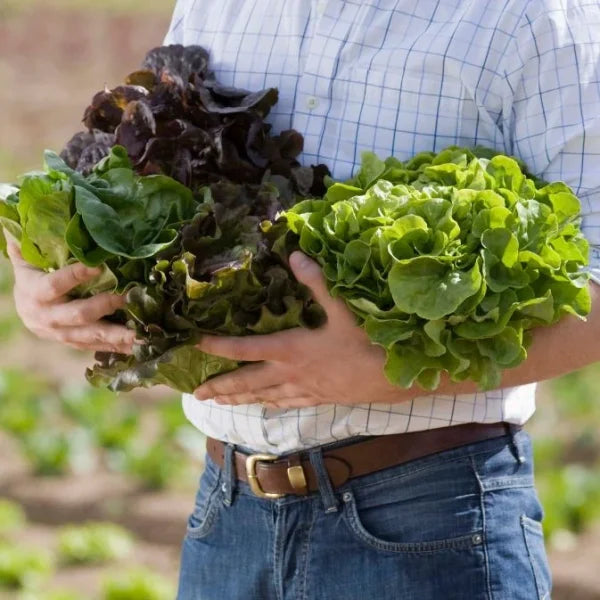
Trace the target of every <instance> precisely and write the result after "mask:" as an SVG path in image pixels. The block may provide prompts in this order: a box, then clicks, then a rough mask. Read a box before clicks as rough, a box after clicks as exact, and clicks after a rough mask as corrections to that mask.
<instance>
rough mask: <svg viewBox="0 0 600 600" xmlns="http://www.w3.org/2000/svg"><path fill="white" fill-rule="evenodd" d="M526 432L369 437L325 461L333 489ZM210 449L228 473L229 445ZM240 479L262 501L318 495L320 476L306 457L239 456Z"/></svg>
mask: <svg viewBox="0 0 600 600" xmlns="http://www.w3.org/2000/svg"><path fill="white" fill-rule="evenodd" d="M519 429H520V427H519V426H516V425H510V424H508V423H492V424H481V423H467V424H465V425H454V426H451V427H442V428H439V429H429V430H426V431H415V432H412V433H398V434H392V435H380V436H375V437H369V438H367V439H365V440H364V441H358V442H354V443H350V444H347V445H343V446H337V447H333V448H331V449H327V448H324V449H323V460H324V464H325V467H326V469H327V472H328V473H329V477H330V479H331V483H332V485H333V487H334V488H335V487H338V486H340V485H342V484H343V483H345V482H346V481H348V479H351V478H353V477H360V476H361V475H367V474H368V473H373V472H375V471H379V470H381V469H386V468H388V467H393V466H396V465H400V464H402V463H405V462H408V461H411V460H415V459H417V458H422V457H424V456H427V455H429V454H436V453H437V452H442V451H444V450H450V449H452V448H458V447H459V446H464V445H466V444H472V443H475V442H480V441H483V440H488V439H492V438H496V437H501V436H504V435H507V434H509V433H511V432H514V431H517V430H519ZM206 449H207V452H208V455H209V456H210V457H211V458H212V460H213V461H215V462H216V463H217V465H219V467H223V465H224V451H225V444H224V443H223V442H221V441H219V440H215V439H213V438H210V437H209V438H207V440H206ZM234 457H235V471H236V476H237V478H238V479H240V480H241V481H245V482H246V483H248V484H249V485H250V487H251V488H252V490H253V491H254V493H255V494H256V495H257V496H260V497H261V498H280V497H282V496H283V495H285V494H295V495H306V494H308V493H309V492H314V491H316V490H318V488H319V486H318V483H317V475H316V473H315V470H314V469H313V466H312V464H311V463H310V460H309V455H308V453H307V452H306V451H304V452H296V453H294V454H289V455H283V456H277V455H274V454H245V453H244V452H239V451H237V450H236V451H235V452H234Z"/></svg>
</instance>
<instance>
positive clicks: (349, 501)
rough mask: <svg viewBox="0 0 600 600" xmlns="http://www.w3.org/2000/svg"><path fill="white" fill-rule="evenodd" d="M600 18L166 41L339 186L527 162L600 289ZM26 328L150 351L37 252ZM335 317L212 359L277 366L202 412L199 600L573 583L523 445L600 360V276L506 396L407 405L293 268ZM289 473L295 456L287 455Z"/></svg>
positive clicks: (401, 3) (184, 569) (491, 13)
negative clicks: (573, 212) (548, 391)
mask: <svg viewBox="0 0 600 600" xmlns="http://www.w3.org/2000/svg"><path fill="white" fill-rule="evenodd" d="M599 30H600V5H599V4H598V3H596V2H586V1H585V0H574V1H573V2H569V3H565V2H560V1H559V0H539V1H532V2H519V1H517V0H502V2H492V1H491V0H482V1H479V2H475V1H460V0H439V1H434V0H421V1H420V2H415V1H412V2H411V1H408V0H379V1H376V0H371V1H369V2H360V1H358V0H356V1H351V0H346V1H342V0H330V1H322V2H321V1H319V2H317V1H315V0H312V1H309V0H271V1H270V2H261V1H259V0H252V1H250V0H246V1H242V0H222V1H221V2H214V1H212V0H179V2H178V4H177V6H176V9H175V13H174V16H173V21H172V25H171V29H170V31H169V34H168V35H167V38H166V40H165V43H183V44H200V45H202V46H204V47H206V48H208V49H210V51H211V55H212V64H213V68H214V69H215V70H216V73H217V76H218V77H219V79H220V81H222V82H223V83H225V84H231V85H235V86H236V87H245V88H248V89H251V90H256V89H260V88H264V87H267V86H274V87H278V88H279V90H280V101H279V104H278V105H277V106H276V107H275V109H274V111H273V113H272V114H271V115H270V119H271V121H272V123H273V125H274V128H275V130H281V129H287V128H290V127H294V128H295V129H297V130H299V131H300V132H301V133H302V134H303V135H304V137H305V150H304V162H305V163H307V164H308V163H318V162H324V163H326V164H328V165H329V166H330V167H331V168H332V170H333V175H334V176H335V177H336V178H337V179H344V178H346V177H348V176H350V175H351V173H352V172H353V171H354V170H355V169H356V168H357V165H358V163H359V160H360V152H361V151H362V150H374V151H375V152H377V153H378V154H379V155H380V156H383V157H385V156H388V155H394V156H396V157H397V158H400V159H403V160H404V159H407V158H409V157H410V156H412V155H413V154H415V153H416V152H419V151H422V150H436V151H437V150H440V149H441V148H443V147H445V146H447V145H450V144H458V145H462V146H474V145H484V146H490V147H493V148H496V149H498V150H500V151H503V152H505V153H508V154H514V155H517V156H519V157H520V158H521V159H523V160H524V162H525V163H526V164H528V166H529V168H530V169H531V170H532V171H533V172H535V173H536V174H538V175H540V176H541V177H543V178H545V179H548V180H564V181H566V182H567V183H568V184H569V185H571V186H572V187H573V189H574V191H575V192H576V193H577V194H578V196H579V198H580V199H581V202H582V212H583V214H584V231H585V233H586V235H587V236H588V238H589V240H590V242H591V245H592V246H591V247H592V251H591V261H592V263H593V269H592V274H593V276H594V277H598V275H599V274H600V269H598V268H597V267H598V265H600V169H599V168H598V166H597V165H598V164H599V163H598V162H596V161H599V160H600V119H599V118H598V114H600V41H599V40H598V35H597V33H596V32H597V31H599ZM10 255H11V259H12V261H13V264H14V266H15V274H16V287H15V298H16V301H17V306H18V309H19V314H20V315H21V316H22V318H23V320H24V322H25V324H26V325H27V326H28V327H29V328H30V329H31V330H32V331H34V332H35V333H37V334H38V335H40V336H42V337H46V338H50V339H56V340H60V341H62V342H64V343H67V344H70V345H74V346H76V347H79V348H93V349H118V350H122V351H128V350H129V349H130V347H131V343H132V342H133V334H132V333H131V332H128V331H126V330H124V329H123V328H120V327H118V326H116V325H112V324H107V323H103V322H102V321H97V320H98V319H100V318H101V317H102V316H103V315H107V314H110V313H111V312H112V311H114V310H115V309H116V308H117V307H119V306H121V305H122V300H120V299H118V298H115V297H113V296H111V295H109V294H103V295H100V296H97V297H95V298H92V299H89V300H76V301H71V302H67V301H66V296H65V295H66V294H67V293H68V291H69V289H71V288H72V287H73V286H75V285H76V284H78V283H80V282H81V281H82V280H84V279H86V278H89V277H91V276H92V275H93V270H90V269H85V268H83V267H82V266H81V265H73V266H70V267H67V268H65V269H62V270H61V271H58V272H56V273H53V274H49V275H45V274H41V273H39V272H37V271H35V270H33V269H31V268H29V267H28V266H27V265H26V264H24V263H23V262H22V260H21V259H20V258H19V256H18V251H17V249H16V248H15V247H14V246H11V248H10ZM291 266H292V268H293V270H294V272H295V274H296V276H297V278H298V279H299V280H301V281H303V282H304V283H306V284H307V285H308V286H309V287H310V288H311V289H312V291H313V294H314V296H315V298H316V299H317V300H318V301H319V302H320V303H321V304H322V305H323V306H324V308H325V309H326V311H327V314H328V322H327V325H326V326H325V327H324V328H322V329H320V330H317V331H305V330H300V329H298V330H290V331H286V332H281V333H277V334H271V335H269V336H262V337H256V336H253V337H248V338H242V339H234V338H217V337H210V336H206V337H205V338H204V339H203V341H202V343H201V345H200V347H201V348H202V349H203V350H206V351H208V352H211V353H214V354H218V355H222V356H229V357H232V358H235V359H242V360H246V361H256V364H253V365H249V366H245V367H243V368H242V369H239V370H238V371H236V372H233V373H230V374H226V375H222V376H219V377H217V378H215V379H213V380H211V381H209V382H207V383H206V384H204V385H203V386H201V387H200V388H199V389H198V390H196V393H195V396H192V395H187V396H185V397H184V400H183V405H184V410H185V412H186V414H187V416H188V418H189V419H190V421H191V422H192V423H194V424H195V425H196V426H197V427H198V428H199V429H201V430H202V431H204V432H205V433H206V434H207V435H208V436H210V438H209V443H208V456H207V465H206V470H205V472H204V474H203V475H202V478H201V483H200V489H199V491H198V494H197V497H196V506H195V510H194V512H193V514H192V515H191V516H190V519H189V523H188V531H187V535H186V538H185V540H184V545H183V552H182V564H181V574H180V585H179V594H178V598H179V600H191V599H202V600H212V599H216V600H224V599H227V600H236V599H242V598H243V599H249V598H252V599H259V600H270V599H271V598H272V599H277V600H283V599H286V598H298V599H300V598H302V599H306V600H309V599H310V600H313V599H314V600H334V599H335V600H338V599H342V598H343V599H346V600H355V599H356V600H358V599H359V598H360V599H362V598H365V597H367V598H371V597H372V598H378V599H382V600H392V599H397V598H419V599H424V600H434V599H435V600H437V599H444V600H446V599H456V600H478V599H495V600H521V599H522V600H531V599H533V598H544V599H547V598H550V590H551V582H550V574H549V571H548V565H547V559H546V556H545V551H544V546H543V536H542V531H541V524H540V521H541V517H542V511H541V507H540V505H539V502H538V499H537V496H536V493H535V489H534V487H533V472H532V460H531V447H530V442H529V438H528V436H527V434H525V433H524V432H523V431H522V430H520V425H522V424H523V423H524V422H525V421H527V419H528V418H529V417H530V416H531V414H532V413H533V411H534V393H535V382H537V381H540V380H543V379H547V378H550V377H554V376H557V375H560V374H563V373H566V372H569V371H572V370H575V369H578V368H580V367H583V366H584V365H587V364H590V363H592V362H595V361H598V360H600V343H599V342H598V337H599V336H598V333H599V331H600V329H599V328H600V310H599V309H598V308H597V307H596V306H595V304H596V303H597V302H598V300H599V292H598V287H597V285H596V284H592V290H591V291H592V302H593V304H594V309H593V312H592V314H591V315H590V317H589V319H588V321H587V323H582V322H580V321H578V320H576V319H574V318H571V317H566V318H565V319H563V321H561V322H560V323H559V324H558V325H556V326H554V327H551V328H546V329H540V330H537V331H535V334H534V341H533V344H532V346H531V348H530V351H529V357H528V359H527V360H526V362H525V363H524V364H523V365H522V366H520V367H518V368H515V369H512V370H510V371H507V372H506V373H505V375H504V378H503V382H502V386H503V387H502V389H499V390H495V391H493V392H485V393H484V392H478V391H477V389H476V387H475V386H474V385H472V384H469V383H461V384H453V383H452V382H450V381H449V380H447V379H446V380H445V381H443V382H442V384H441V386H440V388H439V389H438V390H437V391H436V392H435V395H426V394H424V393H423V392H422V391H421V390H419V389H417V388H412V389H410V390H403V389H397V388H394V387H393V386H391V385H390V384H389V383H388V382H387V381H386V380H385V378H384V376H383V363H384V357H383V351H382V350H381V349H380V348H378V347H375V346H373V345H371V344H370V343H369V340H368V338H367V337H366V334H365V333H364V332H363V331H362V330H361V329H359V328H357V327H356V325H355V323H354V319H353V318H352V316H351V313H350V312H349V311H348V309H347V308H346V307H345V305H344V304H343V302H342V301H340V300H334V299H332V298H331V297H330V296H329V294H328V292H327V288H326V286H325V283H324V280H323V278H322V276H321V273H320V269H319V267H318V266H317V265H316V264H315V263H314V262H312V261H310V260H308V259H307V258H306V257H304V256H303V255H302V254H301V253H296V254H294V255H293V256H292V258H291ZM598 281H600V278H598ZM276 459H278V460H276Z"/></svg>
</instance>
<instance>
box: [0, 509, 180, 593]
mask: <svg viewBox="0 0 600 600" xmlns="http://www.w3.org/2000/svg"><path fill="white" fill-rule="evenodd" d="M25 525H26V518H25V514H24V512H23V510H22V509H21V507H20V506H19V505H17V504H15V503H13V502H9V501H7V500H0V590H2V589H5V590H13V591H14V592H15V593H17V594H19V595H18V596H16V598H18V600H41V599H42V598H43V600H83V598H84V596H83V595H80V594H79V593H76V592H74V591H66V590H55V591H47V590H44V589H43V587H44V585H45V583H46V582H47V580H48V579H49V578H50V577H51V575H52V574H53V572H54V569H55V567H56V566H58V565H60V566H65V565H73V564H88V565H89V564H102V563H109V562H113V563H114V562H116V561H119V560H122V559H124V558H127V557H128V556H130V555H131V554H132V550H133V546H134V540H133V537H132V536H131V534H130V533H129V532H128V531H127V530H126V529H123V528H122V527H120V526H118V525H115V524H114V523H87V524H84V525H66V526H63V527H61V528H59V530H58V543H57V545H56V549H55V551H54V552H50V551H49V550H40V549H38V548H30V547H24V546H22V545H21V544H19V545H17V544H15V543H14V537H13V536H14V534H15V533H16V532H18V531H19V530H21V529H22V528H23V527H24V526H25ZM173 595H174V590H173V588H172V584H171V583H170V582H168V581H166V580H165V579H164V578H163V577H161V576H159V575H156V574H155V573H153V572H150V571H148V570H146V569H142V568H139V567H137V568H134V569H131V570H129V571H123V572H121V573H120V574H117V575H111V576H109V577H106V578H105V579H104V581H103V583H102V592H101V595H100V599H101V600H170V598H172V597H173ZM85 598H89V595H87V594H86V596H85Z"/></svg>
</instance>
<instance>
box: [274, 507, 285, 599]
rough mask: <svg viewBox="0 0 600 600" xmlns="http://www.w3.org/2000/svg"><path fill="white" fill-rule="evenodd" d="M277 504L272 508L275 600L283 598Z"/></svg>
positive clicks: (279, 520)
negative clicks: (273, 518)
mask: <svg viewBox="0 0 600 600" xmlns="http://www.w3.org/2000/svg"><path fill="white" fill-rule="evenodd" d="M279 508H280V507H279V506H277V505H274V506H273V510H274V511H275V527H274V531H275V534H274V538H273V583H274V586H275V596H276V598H277V600H283V590H282V587H283V585H282V582H281V581H280V580H281V577H280V572H281V564H280V562H279V559H280V556H281V552H280V551H279V544H280V539H281V538H282V536H281V535H280V534H281V531H280V530H281V518H280V517H281V514H280V510H279ZM280 584H281V585H280Z"/></svg>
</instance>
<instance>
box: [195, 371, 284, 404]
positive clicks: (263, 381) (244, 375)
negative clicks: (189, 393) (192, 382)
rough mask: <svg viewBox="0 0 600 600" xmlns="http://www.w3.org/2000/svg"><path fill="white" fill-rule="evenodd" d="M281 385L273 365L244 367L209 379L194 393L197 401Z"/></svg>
mask: <svg viewBox="0 0 600 600" xmlns="http://www.w3.org/2000/svg"><path fill="white" fill-rule="evenodd" d="M276 383H281V372H280V371H279V370H278V369H277V367H276V366H275V365H271V364H269V363H266V364H265V363H260V364H257V365H246V366H244V367H242V368H241V369H238V370H237V371H232V372H231V373H225V374H224V375H219V376H218V377H214V378H212V379H209V380H208V381H207V382H206V383H203V384H202V385H201V386H200V387H198V388H196V390H195V391H194V396H196V398H197V399H198V400H208V399H209V398H214V397H215V396H220V395H226V396H227V395H231V394H245V393H248V392H252V391H254V390H256V389H258V388H262V387H264V386H268V385H275V384H276Z"/></svg>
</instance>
